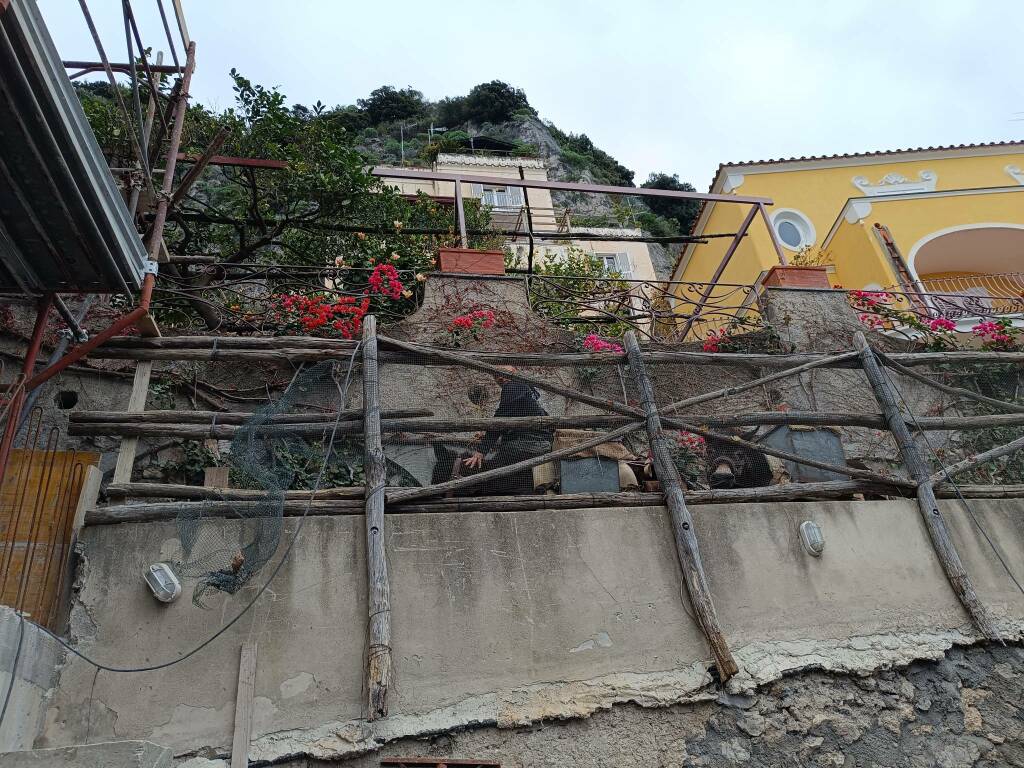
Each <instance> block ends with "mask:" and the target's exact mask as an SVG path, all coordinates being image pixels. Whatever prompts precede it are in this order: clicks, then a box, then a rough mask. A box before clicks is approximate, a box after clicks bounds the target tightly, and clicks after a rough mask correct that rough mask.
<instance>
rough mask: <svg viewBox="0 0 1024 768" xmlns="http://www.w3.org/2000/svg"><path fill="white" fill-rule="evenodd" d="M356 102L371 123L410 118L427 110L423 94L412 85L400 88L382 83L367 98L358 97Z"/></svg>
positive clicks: (376, 123)
mask: <svg viewBox="0 0 1024 768" xmlns="http://www.w3.org/2000/svg"><path fill="white" fill-rule="evenodd" d="M356 104H357V105H358V106H359V108H360V109H362V110H363V111H364V112H365V113H366V117H367V119H368V120H369V121H370V125H380V124H381V123H391V122H394V121H395V120H408V119H410V118H413V117H420V116H421V115H423V114H425V113H426V111H427V102H426V101H425V100H424V98H423V94H422V93H420V92H419V91H417V90H416V89H415V88H412V87H411V86H410V87H408V88H402V89H400V90H399V89H397V88H395V87H394V86H391V85H382V86H381V87H380V88H377V89H376V90H374V91H371V92H370V95H369V96H368V97H366V98H365V99H357V100H356Z"/></svg>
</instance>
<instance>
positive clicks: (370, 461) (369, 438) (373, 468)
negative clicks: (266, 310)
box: [362, 315, 392, 720]
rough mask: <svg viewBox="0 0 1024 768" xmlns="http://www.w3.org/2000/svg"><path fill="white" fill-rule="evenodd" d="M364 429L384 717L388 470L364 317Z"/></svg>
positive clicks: (373, 616) (374, 708) (373, 351)
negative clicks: (385, 491)
mask: <svg viewBox="0 0 1024 768" xmlns="http://www.w3.org/2000/svg"><path fill="white" fill-rule="evenodd" d="M362 355H363V414H364V416H363V434H364V435H365V437H364V440H365V459H364V464H363V470H364V473H365V476H366V567H367V577H368V585H369V596H368V599H367V608H368V610H369V635H370V641H369V645H368V648H367V659H366V688H367V699H368V702H367V703H368V709H369V711H368V717H369V719H370V720H377V719H378V718H381V717H387V714H388V690H389V689H390V688H391V683H392V665H391V586H390V583H389V581H388V564H387V556H386V554H385V551H384V549H385V544H384V542H385V531H384V490H385V485H386V484H387V470H386V464H385V459H384V448H383V446H382V444H381V432H380V392H379V386H378V381H377V318H376V317H374V316H373V315H367V316H366V317H365V318H364V320H363V347H362Z"/></svg>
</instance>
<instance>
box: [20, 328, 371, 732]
mask: <svg viewBox="0 0 1024 768" xmlns="http://www.w3.org/2000/svg"><path fill="white" fill-rule="evenodd" d="M361 346H362V341H358V342H356V346H355V349H353V350H352V356H351V357H350V358H349V361H348V370H347V372H346V374H345V382H344V385H341V384H339V383H338V381H337V379H335V385H336V386H337V387H338V395H339V398H340V403H341V404H343V403H344V402H345V400H346V398H347V396H348V388H349V386H350V384H351V381H352V369H353V367H354V365H355V360H356V357H357V356H358V354H359V348H360V347H361ZM341 412H342V408H341V407H340V405H339V407H338V412H337V415H336V416H335V418H334V424H333V426H332V428H331V434H330V437H329V438H328V442H327V449H326V450H325V451H324V460H323V462H322V463H321V464H320V472H319V473H318V474H317V478H316V482H315V483H314V484H313V488H312V490H311V491H310V494H309V498H308V499H307V500H306V507H305V509H303V510H302V515H300V516H299V522H298V524H297V525H296V526H295V533H294V534H292V537H291V540H290V541H289V542H288V545H287V546H286V547H285V550H284V553H283V554H282V555H281V559H280V560H279V561H278V563H277V565H276V566H275V567H274V570H273V571H272V572H271V574H270V576H268V577H267V580H266V581H265V582H264V583H263V586H261V587H260V588H259V590H258V591H257V592H256V594H255V595H254V596H253V598H252V600H250V601H249V602H248V603H247V604H246V605H245V606H244V607H243V608H242V609H241V610H240V611H239V612H238V613H237V614H236V615H235V616H234V617H233V618H232V619H231V620H230V621H229V622H228V623H227V624H225V625H224V626H222V627H221V628H220V629H218V630H217V631H216V632H214V633H213V634H212V635H211V636H210V637H208V638H207V639H206V640H204V641H203V642H201V643H200V644H199V645H197V646H196V647H195V648H193V649H192V650H190V651H188V652H187V653H185V654H183V655H181V656H178V657H177V658H174V659H170V660H169V661H165V662H161V663H159V664H150V665H147V666H144V667H115V666H111V665H109V664H102V663H100V662H98V661H96V660H95V659H92V658H90V657H89V656H87V655H85V654H84V653H82V652H81V651H79V650H77V649H76V648H73V647H72V646H71V645H70V644H68V642H67V641H65V640H64V639H63V638H61V637H59V636H58V635H56V634H54V633H53V632H51V631H50V630H49V629H47V628H46V627H43V626H41V625H39V624H36V623H35V622H32V621H27V620H26V619H25V617H24V616H22V615H21V614H18V616H19V617H20V618H21V634H20V635H19V638H18V648H17V650H16V651H15V654H14V665H13V669H12V670H11V681H10V683H9V684H8V686H7V695H6V696H5V697H4V704H3V709H0V727H2V726H3V716H4V714H5V713H6V711H7V704H8V702H9V701H10V698H11V692H12V690H13V689H14V675H15V673H16V672H17V668H18V661H19V659H20V656H21V647H22V640H23V637H24V630H25V624H26V623H28V624H30V625H31V626H33V627H34V628H35V629H36V630H38V631H39V632H40V633H41V634H44V635H49V636H50V637H51V638H53V639H54V640H56V641H57V643H59V644H60V645H61V646H63V647H64V648H65V649H66V650H67V651H69V652H70V653H72V654H73V655H75V656H77V657H78V658H80V659H82V661H84V662H86V663H87V664H90V665H92V666H93V667H95V668H96V670H97V672H98V671H99V670H104V671H106V672H123V673H131V672H155V671H156V670H159V669H166V668H167V667H171V666H174V665H175V664H179V663H181V662H183V661H185V660H186V659H189V658H191V657H192V656H195V655H196V654H197V653H199V652H200V651H201V650H203V649H204V648H205V647H206V646H208V645H210V643H212V642H213V641H214V640H216V639H217V638H219V637H220V636H221V635H223V634H224V633H225V632H226V631H227V630H229V629H230V628H231V627H232V626H234V625H235V624H236V623H237V622H238V621H239V620H240V619H241V618H242V617H243V616H245V614H246V613H248V612H249V610H250V609H251V608H252V607H253V606H254V605H255V604H256V602H257V601H258V600H259V599H260V598H261V597H262V596H263V593H264V592H266V591H267V590H268V589H269V588H270V585H271V584H272V583H273V581H274V579H275V578H276V577H277V575H278V574H279V573H280V572H281V569H282V568H283V567H284V564H285V563H286V562H287V561H288V557H289V556H290V555H291V552H292V550H293V549H294V547H295V542H296V541H298V538H299V534H300V533H301V532H302V528H303V526H304V525H305V523H306V519H307V517H308V515H309V510H310V509H311V508H312V506H313V499H314V498H315V497H316V494H317V491H319V490H320V484H321V483H322V482H323V478H324V473H325V472H326V470H327V465H328V463H329V462H330V458H331V453H332V452H333V450H334V442H335V438H336V436H337V432H338V425H339V424H340V422H341Z"/></svg>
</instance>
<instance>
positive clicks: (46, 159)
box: [0, 0, 146, 293]
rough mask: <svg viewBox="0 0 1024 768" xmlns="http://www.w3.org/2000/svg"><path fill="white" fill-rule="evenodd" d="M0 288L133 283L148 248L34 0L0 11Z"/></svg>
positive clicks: (111, 287)
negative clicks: (134, 224)
mask: <svg viewBox="0 0 1024 768" xmlns="http://www.w3.org/2000/svg"><path fill="white" fill-rule="evenodd" d="M0 259H2V262H3V267H4V268H3V269H0V291H18V290H21V291H30V292H34V293H42V292H49V291H65V292H74V291H83V292H95V293H108V292H113V291H118V292H124V291H129V290H137V289H138V288H139V287H140V285H141V283H142V275H143V266H144V263H145V260H146V253H145V250H144V249H143V247H142V242H141V240H140V238H139V235H138V233H137V232H136V231H135V228H134V226H132V223H131V220H130V218H129V216H128V211H127V210H126V208H125V206H124V203H123V201H122V199H121V196H120V194H119V193H118V191H117V189H116V187H115V186H114V182H113V179H112V178H111V176H110V172H109V170H108V169H107V165H106V162H105V160H104V158H103V155H102V153H101V152H100V148H99V146H98V145H97V143H96V139H95V137H94V136H93V134H92V130H91V129H90V128H89V125H88V123H87V122H86V118H85V114H84V112H83V111H82V108H81V106H80V105H79V103H78V98H77V97H76V96H75V93H74V90H73V89H72V87H71V83H70V81H68V79H67V76H66V74H65V72H64V68H63V66H62V65H61V62H60V58H59V56H58V55H57V52H56V50H55V48H54V46H53V42H52V41H51V40H50V37H49V34H48V33H47V31H46V28H45V26H44V25H43V22H42V19H41V17H40V15H39V11H38V9H37V8H36V6H35V2H34V1H33V0H12V1H11V3H10V5H9V6H8V7H7V8H6V10H0Z"/></svg>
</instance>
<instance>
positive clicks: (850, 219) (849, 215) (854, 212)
mask: <svg viewBox="0 0 1024 768" xmlns="http://www.w3.org/2000/svg"><path fill="white" fill-rule="evenodd" d="M870 215H871V203H869V202H868V201H867V200H852V201H851V202H850V204H849V205H848V206H846V221H847V223H849V224H859V223H860V222H862V221H864V219H866V218H867V217H868V216H870Z"/></svg>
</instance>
